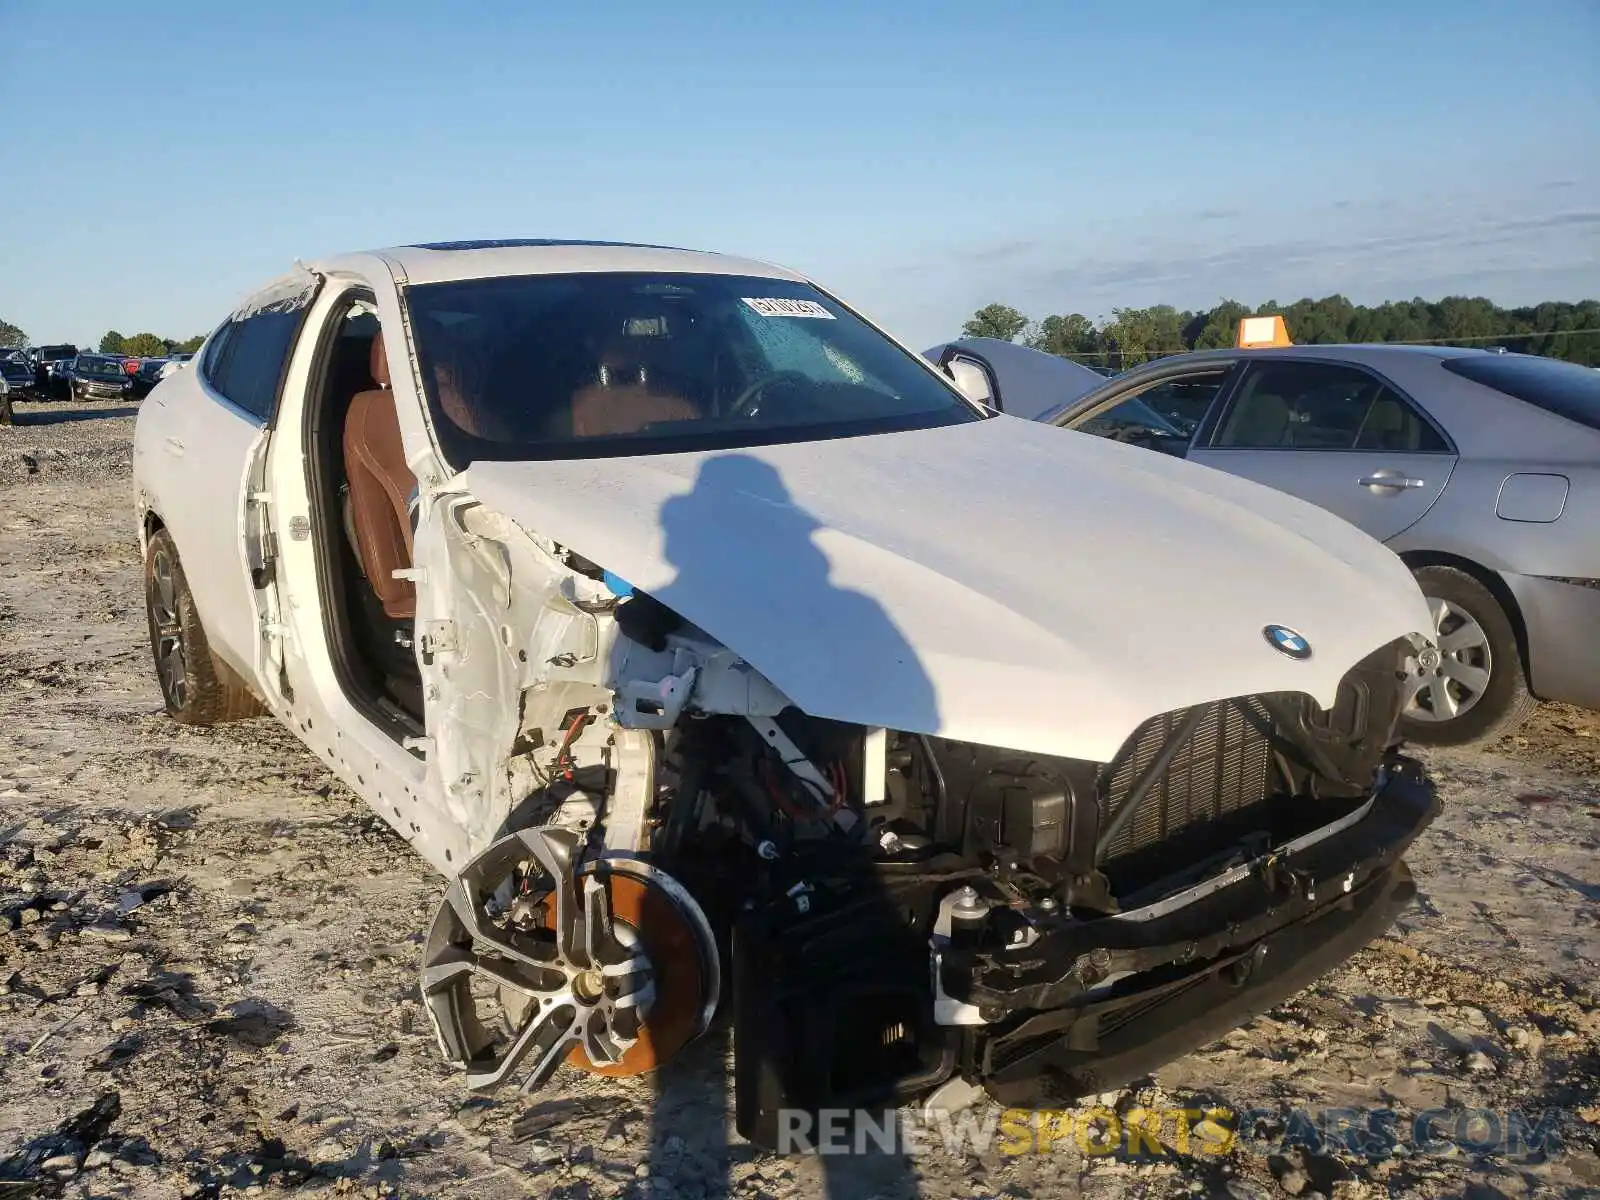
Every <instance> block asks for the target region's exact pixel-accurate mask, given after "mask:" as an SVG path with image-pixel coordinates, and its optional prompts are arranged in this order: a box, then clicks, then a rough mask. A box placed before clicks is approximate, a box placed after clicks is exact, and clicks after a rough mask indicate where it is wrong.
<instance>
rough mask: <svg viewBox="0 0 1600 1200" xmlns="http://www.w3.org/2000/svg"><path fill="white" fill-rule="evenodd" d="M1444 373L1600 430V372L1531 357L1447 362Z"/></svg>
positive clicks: (1486, 357)
mask: <svg viewBox="0 0 1600 1200" xmlns="http://www.w3.org/2000/svg"><path fill="white" fill-rule="evenodd" d="M1444 369H1445V370H1446V371H1449V372H1451V373H1452V374H1455V375H1460V376H1461V377H1462V378H1463V379H1470V380H1472V382H1473V383H1481V384H1483V385H1484V386H1485V387H1492V388H1494V389H1495V391H1497V392H1504V393H1505V394H1506V395H1508V396H1515V397H1516V398H1517V399H1518V400H1523V401H1526V402H1527V403H1529V404H1532V405H1534V406H1535V407H1537V408H1542V409H1544V410H1545V411H1546V412H1553V413H1555V414H1556V415H1557V416H1560V417H1566V418H1567V420H1569V421H1576V422H1578V424H1580V425H1587V426H1588V427H1589V428H1590V429H1600V371H1596V370H1594V369H1593V368H1591V367H1580V366H1578V365H1577V364H1576V363H1569V362H1562V361H1561V360H1560V359H1556V358H1538V357H1535V356H1534V355H1531V354H1485V355H1483V356H1482V357H1478V356H1477V355H1471V356H1467V357H1463V358H1447V359H1445V360H1444Z"/></svg>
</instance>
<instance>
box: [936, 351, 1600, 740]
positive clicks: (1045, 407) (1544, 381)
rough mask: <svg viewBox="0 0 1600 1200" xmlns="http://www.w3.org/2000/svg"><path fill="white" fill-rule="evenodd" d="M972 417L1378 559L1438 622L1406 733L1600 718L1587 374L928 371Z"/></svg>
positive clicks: (1047, 361) (1598, 566) (1032, 354)
mask: <svg viewBox="0 0 1600 1200" xmlns="http://www.w3.org/2000/svg"><path fill="white" fill-rule="evenodd" d="M928 356H929V357H930V358H932V359H934V360H935V361H937V362H939V363H940V365H941V366H943V367H944V368H945V370H946V371H947V372H948V373H949V374H950V375H951V376H952V378H954V379H955V380H956V381H957V383H958V384H960V385H961V386H962V388H963V389H964V390H966V391H967V392H968V394H970V395H973V396H974V398H976V399H980V400H984V401H985V402H986V403H988V404H989V405H990V406H991V407H994V408H998V409H1001V410H1002V411H1006V412H1011V413H1014V414H1016V415H1019V416H1025V417H1028V418H1030V419H1034V420H1040V421H1046V422H1048V423H1050V424H1054V425H1059V426H1062V427H1064V428H1067V429H1074V430H1078V431H1080V432H1086V433H1094V434H1100V435H1101V436H1106V437H1114V438H1117V439H1119V440H1122V441H1130V442H1134V443H1137V444H1140V445H1144V446H1147V447H1149V448H1150V449H1152V450H1155V451H1159V452H1163V453H1168V454H1178V455H1182V456H1184V457H1186V458H1188V459H1190V460H1191V461H1194V462H1199V463H1203V464H1205V465H1207V466H1210V467H1215V468H1216V469H1218V470H1222V471H1227V472H1229V473H1230V474H1234V475H1242V476H1244V477H1246V478H1248V479H1253V480H1255V481H1257V482H1258V483H1264V484H1268V485H1270V486H1271V487H1275V488H1277V489H1279V490H1280V491H1284V492H1288V493H1290V494H1292V495H1295V496H1299V497H1301V498H1303V499H1305V500H1309V501H1311V502H1312V503H1314V504H1317V505H1320V506H1321V507H1323V508H1326V509H1329V510H1331V511H1332V512H1334V513H1337V514H1338V515H1339V516H1342V517H1344V518H1345V519H1346V520H1348V521H1350V522H1351V523H1353V524H1355V525H1357V526H1359V527H1360V528H1362V529H1364V530H1366V531H1367V532H1368V533H1370V534H1371V535H1372V536H1373V537H1375V538H1378V539H1380V540H1381V541H1383V542H1386V543H1387V544H1388V545H1389V546H1390V548H1391V549H1393V550H1395V551H1396V552H1397V553H1398V554H1399V555H1400V556H1401V557H1402V558H1403V559H1404V560H1405V561H1406V563H1407V564H1408V565H1409V566H1410V567H1411V569H1412V571H1413V572H1414V573H1415V575H1416V577H1417V581H1418V583H1419V584H1420V585H1421V587H1422V590H1423V593H1424V594H1425V595H1426V596H1427V597H1428V602H1429V604H1430V606H1431V607H1432V610H1433V618H1434V625H1435V629H1436V632H1437V634H1438V642H1439V652H1438V654H1437V655H1435V654H1433V653H1431V652H1430V653H1428V654H1426V655H1424V656H1420V657H1419V658H1417V659H1415V660H1413V661H1412V662H1411V663H1410V664H1409V670H1410V672H1411V678H1410V682H1409V690H1408V697H1407V703H1406V708H1405V711H1404V714H1403V715H1402V717H1401V729H1402V733H1403V734H1404V735H1405V736H1406V737H1407V738H1409V739H1410V740H1413V741H1417V742H1424V743H1435V744H1458V743H1463V742H1471V741H1477V740H1480V739H1487V738H1490V737H1494V736H1498V735H1500V734H1503V733H1506V732H1508V731H1510V730H1511V729H1514V728H1515V727H1516V726H1517V725H1518V724H1519V723H1520V722H1521V721H1522V720H1523V719H1524V718H1525V717H1526V715H1527V713H1528V712H1529V710H1530V709H1531V708H1532V705H1533V699H1534V697H1539V698H1542V699H1548V700H1564V701H1568V702H1571V703H1574V704H1580V705H1583V706H1586V707H1589V708H1600V373H1596V372H1595V371H1591V370H1586V369H1584V368H1583V367H1579V366H1574V365H1572V364H1569V363H1563V362H1558V361H1555V360H1552V359H1546V358H1535V357H1532V356H1529V355H1522V354H1498V353H1489V352H1485V351H1481V350H1459V349H1443V348H1439V347H1432V346H1428V347H1422V346H1385V345H1376V346H1294V347H1287V348H1281V349H1270V350H1215V351H1199V352H1195V353H1191V354H1179V355H1174V356H1172V357H1170V358H1163V359H1159V360H1157V361H1156V362H1153V363H1150V364H1148V365H1146V366H1143V367H1138V368H1135V369H1133V370H1131V371H1127V372H1125V373H1124V374H1121V375H1118V376H1115V377H1113V378H1112V379H1109V380H1107V379H1104V378H1102V377H1099V376H1097V375H1096V374H1095V373H1094V372H1092V371H1090V370H1088V369H1087V368H1084V367H1081V366H1079V365H1078V364H1076V363H1071V362H1068V361H1066V360H1065V359H1059V358H1055V357H1054V356H1052V355H1048V354H1042V353H1040V352H1038V351H1033V350H1028V349H1026V348H1025V347H1021V346H1015V345H1011V344H1009V343H1002V342H993V341H991V340H988V339H982V338H976V339H968V340H966V341H961V342H953V343H949V344H948V345H944V346H938V347H935V348H934V349H932V350H930V351H928Z"/></svg>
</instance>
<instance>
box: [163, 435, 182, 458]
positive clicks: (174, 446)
mask: <svg viewBox="0 0 1600 1200" xmlns="http://www.w3.org/2000/svg"><path fill="white" fill-rule="evenodd" d="M167 453H168V454H170V455H172V456H173V457H175V458H182V457H183V442H182V440H180V439H179V438H175V437H169V438H168V439H167Z"/></svg>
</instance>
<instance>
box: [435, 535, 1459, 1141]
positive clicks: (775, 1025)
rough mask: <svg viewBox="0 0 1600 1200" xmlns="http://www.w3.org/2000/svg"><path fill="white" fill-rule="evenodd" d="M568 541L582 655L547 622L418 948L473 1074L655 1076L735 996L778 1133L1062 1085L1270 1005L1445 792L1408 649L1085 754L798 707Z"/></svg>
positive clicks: (752, 1073)
mask: <svg viewBox="0 0 1600 1200" xmlns="http://www.w3.org/2000/svg"><path fill="white" fill-rule="evenodd" d="M479 512H480V513H481V510H479ZM480 519H481V517H480ZM471 520H472V518H471V517H470V516H469V517H468V519H467V525H466V526H463V527H467V526H470V523H471ZM549 552H550V554H551V555H552V556H554V557H557V558H559V560H560V561H561V562H562V564H563V565H565V566H566V567H567V568H568V569H569V570H571V571H573V572H575V573H576V574H575V576H574V578H576V579H577V581H578V585H579V586H577V587H576V588H574V587H571V586H568V587H567V588H565V589H564V591H563V595H562V597H561V599H559V600H558V601H556V602H555V603H554V606H553V607H554V609H555V610H559V611H560V613H561V614H562V616H561V620H562V621H564V622H567V624H565V625H562V626H561V628H562V629H564V630H569V632H570V629H569V627H570V628H579V627H581V628H582V629H584V630H587V632H586V633H584V635H583V637H584V638H585V639H587V641H586V642H585V645H586V646H588V648H589V649H588V650H586V651H585V652H584V653H583V654H579V655H573V654H571V653H569V652H566V651H562V650H560V649H559V647H558V646H557V645H556V643H555V641H554V640H551V638H550V636H548V635H546V639H545V642H544V643H542V645H543V649H544V651H547V652H548V654H547V661H548V663H550V664H553V665H554V670H553V672H551V673H549V674H547V675H544V676H541V681H540V683H539V684H538V685H537V686H536V687H533V688H529V689H527V690H526V691H524V693H523V696H522V704H521V715H520V720H519V728H518V730H517V733H516V739H515V743H514V745H513V746H512V747H511V748H510V749H511V752H510V754H509V755H508V756H507V758H506V760H505V761H506V772H507V776H508V778H509V779H510V780H511V781H512V783H511V796H512V800H513V803H512V805H511V807H510V811H509V813H508V815H507V816H506V818H505V821H504V823H503V825H502V827H501V828H500V829H499V831H498V833H497V836H496V837H495V838H494V840H493V841H492V844H490V845H489V846H488V848H487V849H485V850H483V851H482V852H481V853H479V854H478V855H477V857H476V858H474V859H473V861H471V862H470V863H468V864H467V865H466V866H465V867H464V868H463V869H462V870H461V871H460V874H459V875H458V876H457V877H456V879H455V880H454V881H453V882H452V884H451V885H450V888H449V891H448V893H447V895H446V898H445V900H444V902H443V903H442V905H441V907H440V909H439V912H438V914H437V916H436V918H435V920H434V922H433V925H432V928H431V930H430V932H429V935H428V939H427V943H426V948H425V954H424V963H423V993H424V996H425V998H426V1000H427V1003H428V1009H429V1012H430V1015H431V1016H432V1018H433V1020H434V1024H435V1027H436V1030H437V1032H438V1034H439V1038H440V1044H441V1047H442V1049H443V1051H444V1053H445V1055H446V1057H447V1058H448V1059H450V1060H451V1061H452V1062H454V1063H456V1064H457V1065H459V1066H460V1067H462V1068H463V1069H464V1070H465V1071H466V1072H467V1076H468V1082H469V1085H470V1086H472V1087H474V1088H481V1089H489V1088H495V1087H499V1086H501V1085H503V1084H504V1085H512V1086H518V1087H520V1088H522V1089H523V1090H531V1089H534V1088H537V1087H539V1086H540V1085H542V1084H543V1083H544V1082H545V1081H547V1080H548V1079H549V1078H550V1077H551V1075H552V1074H553V1073H554V1072H555V1070H556V1069H557V1068H558V1067H559V1066H560V1065H562V1064H563V1063H565V1064H567V1065H570V1066H572V1067H576V1068H578V1069H582V1070H587V1071H591V1072H594V1073H597V1074H601V1075H632V1074H637V1073H640V1072H643V1071H648V1070H651V1069H653V1068H654V1067H656V1066H658V1065H660V1064H661V1063H664V1062H665V1061H667V1060H668V1059H670V1058H671V1057H672V1056H673V1055H674V1054H676V1053H677V1052H678V1051H679V1050H680V1049H682V1047H683V1046H684V1045H686V1044H687V1043H688V1042H689V1041H690V1040H691V1039H693V1038H694V1037H696V1036H698V1035H699V1034H701V1033H703V1032H704V1031H705V1030H706V1029H707V1028H708V1027H709V1026H710V1024H711V1022H712V1021H713V1020H714V1019H716V1018H717V1015H718V1013H719V1012H721V1013H725V1014H726V1017H727V1019H728V1020H729V1021H730V1022H731V1025H732V1029H733V1036H734V1047H735V1059H736V1093H737V1119H738V1126H739V1130H740V1132H741V1134H743V1135H744V1136H745V1137H747V1138H750V1139H751V1140H753V1141H756V1142H758V1143H761V1144H766V1145H771V1144H773V1139H774V1137H775V1134H776V1130H777V1122H778V1120H779V1113H780V1112H781V1111H782V1110H806V1111H815V1110H817V1109H821V1108H824V1107H826V1108H857V1109H869V1108H872V1107H874V1106H876V1107H879V1108H881V1107H882V1106H884V1105H885V1104H891V1103H897V1102H903V1101H905V1100H908V1099H910V1098H912V1097H915V1096H919V1095H923V1094H926V1093H929V1092H930V1091H932V1090H934V1089H936V1088H938V1087H939V1086H940V1085H941V1084H943V1083H945V1082H946V1081H949V1080H952V1079H955V1078H960V1079H963V1080H965V1081H967V1082H968V1083H971V1084H976V1085H981V1086H983V1087H985V1088H986V1089H987V1090H988V1091H989V1092H990V1094H991V1095H993V1096H995V1097H996V1098H997V1099H1000V1100H1002V1101H1003V1102H1005V1103H1007V1104H1013V1105H1021V1106H1029V1105H1035V1106H1040V1105H1048V1104H1059V1103H1063V1102H1066V1101H1068V1100H1070V1099H1072V1098H1073V1097H1075V1096H1078V1095H1082V1094H1084V1093H1086V1092H1093V1091H1099V1090H1104V1089H1105V1088H1106V1087H1109V1086H1113V1085H1115V1084H1116V1083H1118V1082H1123V1081H1126V1080H1127V1079H1129V1078H1133V1077H1136V1076H1137V1075H1139V1074H1141V1073H1143V1072H1145V1071H1148V1070H1150V1069H1152V1068H1153V1067H1154V1066H1156V1065H1159V1064H1160V1063H1161V1062H1163V1061H1166V1060H1167V1059H1169V1058H1171V1057H1174V1056H1176V1055H1179V1054H1182V1053H1184V1052H1186V1051H1187V1050H1189V1049H1191V1048H1193V1047H1194V1046H1195V1045H1198V1044H1200V1043H1201V1042H1203V1041H1205V1040H1209V1039H1210V1038H1214V1037H1216V1036H1219V1035H1220V1034H1221V1033H1222V1032H1224V1031H1225V1030H1226V1029H1228V1028H1231V1027H1232V1026H1234V1025H1236V1024H1238V1023H1240V1022H1241V1021H1243V1020H1246V1019H1248V1018H1249V1017H1250V1016H1251V1015H1253V1013H1254V1012H1257V1011H1260V1010H1261V1009H1263V1008H1265V1007H1268V1006H1270V1005H1271V1004H1273V1003H1276V1002H1277V1001H1278V1000H1279V999H1281V998H1282V997H1283V996H1284V995H1286V994H1288V993H1289V992H1290V991H1292V990H1294V989H1296V988H1298V987H1301V986H1304V985H1305V984H1306V983H1308V982H1309V981H1310V979H1312V978H1315V976H1316V975H1317V974H1320V973H1321V972H1322V971H1325V970H1327V969H1329V968H1330V967H1331V966H1333V965H1334V964H1336V963H1337V962H1338V961H1341V960H1342V959H1343V958H1344V957H1346V956H1347V955H1348V954H1350V953H1352V952H1353V951H1354V950H1355V949H1356V948H1358V947H1359V946H1360V945H1361V944H1363V943H1364V942H1365V941H1366V940H1369V939H1370V938H1371V937H1374V936H1376V935H1377V933H1378V932H1381V930H1382V929H1383V928H1384V927H1386V926H1387V924H1388V923H1389V921H1390V920H1392V918H1393V915H1394V913H1395V912H1397V911H1398V909H1399V908H1400V907H1402V906H1403V905H1404V904H1405V903H1407V902H1408V901H1409V899H1410V897H1411V895H1412V891H1413V889H1412V887H1411V884H1410V877H1409V874H1408V873H1407V872H1406V870H1405V867H1404V864H1403V863H1401V862H1400V855H1401V854H1402V853H1403V851H1404V849H1405V847H1406V846H1407V845H1409V843H1410V841H1411V840H1412V838H1414V837H1415V836H1416V834H1417V833H1418V832H1420V831H1421V829H1422V828H1423V827H1424V826H1425V825H1426V824H1427V823H1428V821H1429V820H1431V818H1432V816H1433V814H1434V812H1435V811H1436V800H1435V799H1434V795H1433V790H1432V787H1431V785H1430V784H1428V782H1427V781H1426V779H1425V778H1424V776H1423V775H1422V772H1421V770H1420V768H1419V767H1418V765H1417V764H1416V763H1414V762H1413V761H1411V760H1409V759H1406V758H1404V757H1403V756H1401V755H1400V754H1399V753H1398V752H1397V749H1396V747H1395V746H1394V744H1393V742H1392V729H1393V726H1394V722H1395V718H1396V716H1397V713H1398V703H1399V683H1400V669H1401V660H1402V657H1403V655H1404V653H1405V651H1406V647H1405V645H1404V644H1403V641H1402V642H1396V643H1393V644H1390V645H1388V646H1385V647H1383V648H1381V649H1379V650H1377V651H1375V652H1374V653H1373V654H1372V655H1371V656H1370V657H1369V658H1367V659H1366V660H1365V661H1363V662H1362V663H1360V664H1358V665H1357V666H1355V667H1354V668H1353V669H1352V670H1350V671H1349V672H1348V673H1347V674H1346V676H1345V678H1344V682H1343V684H1342V685H1341V687H1340V691H1339V699H1338V703H1337V704H1335V705H1334V706H1333V707H1332V708H1331V709H1324V708H1322V707H1321V706H1320V705H1318V704H1317V703H1316V702H1315V701H1314V700H1312V699H1311V698H1310V697H1309V696H1305V695H1302V694H1298V693H1289V692H1285V693H1274V694H1267V695H1254V696H1242V697H1234V698H1228V699H1224V700H1219V701H1215V702H1211V703H1205V704H1199V705H1196V706H1194V707H1191V708H1189V709H1185V710H1180V711H1177V712H1173V713H1166V714H1161V715H1157V716H1155V717H1152V718H1151V719H1150V720H1149V721H1147V722H1146V723H1145V724H1144V725H1143V726H1141V727H1140V728H1139V729H1138V730H1137V731H1136V732H1135V733H1134V735H1133V736H1132V737H1130V738H1129V739H1128V741H1127V742H1126V744H1125V745H1124V747H1123V749H1122V751H1121V752H1120V753H1119V754H1118V755H1117V756H1116V757H1115V758H1114V759H1113V760H1111V761H1109V762H1103V763H1100V762H1082V761H1076V760H1071V759H1064V758H1059V757H1052V756H1047V755H1040V754H1030V753H1025V752H1020V751H1015V750H1007V749H1001V748H997V747H994V746H988V745H976V744H971V743H965V742H958V741H953V740H948V739H944V738H940V737H935V736H930V735H926V734H920V733H914V732H905V731H899V730H892V729H882V728H872V727H864V726H860V725H853V724H847V723H841V722H837V721H831V720H825V719H820V718H817V717H813V716H810V715H807V714H805V713H803V712H801V711H800V710H799V709H798V708H796V707H795V706H794V705H793V704H791V703H790V702H789V701H788V700H787V698H786V697H785V696H784V695H783V694H782V693H781V692H779V691H778V690H777V689H776V688H775V687H774V686H773V685H772V684H771V683H769V682H768V681H767V680H765V679H764V678H763V677H762V676H761V675H760V673H759V672H757V671H756V670H754V668H752V667H751V666H750V665H749V664H747V663H745V662H744V661H743V660H741V659H740V658H739V657H738V656H737V655H735V654H733V653H732V652H731V651H730V650H728V649H727V648H725V647H723V646H721V645H720V644H718V643H717V642H716V641H715V640H714V639H712V638H711V637H710V636H709V635H707V634H706V633H704V632H703V631H701V630H699V629H697V628H695V627H694V626H693V625H690V624H689V623H688V622H686V621H685V620H683V619H682V618H681V617H679V616H678V615H677V614H676V613H674V612H673V611H672V610H671V609H669V608H667V607H666V606H665V605H663V604H662V603H660V602H658V601H656V600H655V599H653V598H652V597H651V596H649V595H645V594H643V593H635V592H633V591H632V589H630V588H627V587H626V585H619V584H618V582H617V581H615V580H611V579H610V578H609V577H608V576H606V575H605V573H604V572H603V571H602V569H601V568H600V567H599V566H597V565H596V564H593V563H589V562H587V561H586V560H583V559H582V558H580V557H579V556H577V555H575V554H573V553H572V552H570V551H568V550H565V549H564V548H561V547H551V548H549ZM569 582H570V581H569ZM613 589H615V590H613ZM619 593H620V595H619ZM548 611H550V609H548V608H547V612H548ZM569 619H570V620H569ZM547 624H548V623H547ZM538 636H539V634H538V631H537V630H536V631H535V640H537V639H538ZM563 636H565V635H563ZM441 644H442V645H444V650H445V655H444V656H445V658H446V659H448V656H449V652H450V651H451V650H453V649H456V647H454V646H452V645H450V644H444V643H441ZM424 651H425V658H424V661H425V663H431V659H430V658H428V657H426V652H427V646H426V644H425V645H424ZM564 655H565V657H563V656H564ZM1307 972H1310V974H1309V975H1308V974H1307Z"/></svg>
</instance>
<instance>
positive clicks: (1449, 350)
mask: <svg viewBox="0 0 1600 1200" xmlns="http://www.w3.org/2000/svg"><path fill="white" fill-rule="evenodd" d="M1483 353H1484V351H1483V350H1480V349H1476V348H1473V347H1467V346H1411V345H1404V344H1401V343H1396V342H1325V343H1323V342H1319V343H1317V344H1315V345H1311V344H1307V345H1303V346H1262V347H1258V348H1254V349H1240V348H1238V347H1234V346H1230V347H1227V348H1226V349H1222V350H1190V351H1186V352H1185V353H1182V354H1169V355H1167V356H1166V357H1165V358H1158V359H1154V360H1153V361H1151V362H1147V363H1142V364H1141V365H1139V366H1137V367H1133V368H1131V369H1130V370H1129V371H1127V372H1126V374H1129V375H1131V374H1133V372H1135V371H1147V370H1151V369H1162V368H1166V367H1174V366H1180V365H1183V364H1185V363H1195V362H1207V361H1214V362H1233V361H1234V360H1235V359H1241V358H1243V359H1253V358H1324V359H1329V360H1333V361H1338V362H1365V363H1370V364H1372V365H1376V364H1378V363H1380V362H1383V361H1385V360H1392V359H1395V358H1411V359H1416V358H1438V359H1444V358H1460V357H1462V356H1463V355H1477V354H1483ZM1113 378H1115V377H1113Z"/></svg>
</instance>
